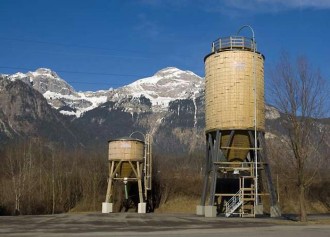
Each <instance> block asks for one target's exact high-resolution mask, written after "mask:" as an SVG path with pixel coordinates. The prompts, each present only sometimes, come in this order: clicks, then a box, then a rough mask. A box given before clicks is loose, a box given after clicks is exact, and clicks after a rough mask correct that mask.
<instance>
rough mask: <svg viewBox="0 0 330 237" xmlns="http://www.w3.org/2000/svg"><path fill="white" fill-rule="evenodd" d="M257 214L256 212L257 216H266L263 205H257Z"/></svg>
mask: <svg viewBox="0 0 330 237" xmlns="http://www.w3.org/2000/svg"><path fill="white" fill-rule="evenodd" d="M255 212H256V213H255V214H256V215H262V214H264V205H262V204H258V205H256V208H255Z"/></svg>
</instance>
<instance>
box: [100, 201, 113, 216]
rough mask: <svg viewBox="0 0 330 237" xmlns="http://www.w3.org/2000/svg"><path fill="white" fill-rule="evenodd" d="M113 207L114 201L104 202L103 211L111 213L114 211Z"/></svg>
mask: <svg viewBox="0 0 330 237" xmlns="http://www.w3.org/2000/svg"><path fill="white" fill-rule="evenodd" d="M112 208H113V204H112V203H109V202H102V213H111V212H113V210H112Z"/></svg>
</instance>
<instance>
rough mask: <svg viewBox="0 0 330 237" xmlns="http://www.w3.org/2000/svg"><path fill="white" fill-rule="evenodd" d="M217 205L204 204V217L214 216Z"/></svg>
mask: <svg viewBox="0 0 330 237" xmlns="http://www.w3.org/2000/svg"><path fill="white" fill-rule="evenodd" d="M216 216H217V207H216V206H205V217H216Z"/></svg>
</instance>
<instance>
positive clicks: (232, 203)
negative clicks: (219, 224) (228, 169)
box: [226, 190, 243, 214]
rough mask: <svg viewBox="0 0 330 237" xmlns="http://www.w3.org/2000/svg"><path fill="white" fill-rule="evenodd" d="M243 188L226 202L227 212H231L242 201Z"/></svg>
mask: <svg viewBox="0 0 330 237" xmlns="http://www.w3.org/2000/svg"><path fill="white" fill-rule="evenodd" d="M242 195H243V192H242V190H239V191H238V192H237V193H236V194H235V195H234V196H232V197H231V198H230V199H229V201H228V202H227V203H226V214H229V212H231V210H232V209H233V208H234V207H235V206H236V205H237V204H238V203H240V202H241V201H242Z"/></svg>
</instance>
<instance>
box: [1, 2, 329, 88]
mask: <svg viewBox="0 0 330 237" xmlns="http://www.w3.org/2000/svg"><path fill="white" fill-rule="evenodd" d="M246 24H249V25H251V26H252V27H253V29H254V31H255V34H256V40H257V43H258V50H259V51H261V52H262V53H263V54H264V55H265V57H266V62H265V70H266V73H267V71H268V70H269V68H270V67H271V66H272V65H274V63H275V62H276V61H277V60H278V58H279V55H280V53H281V52H282V51H283V50H284V51H287V52H288V53H289V54H291V56H292V57H296V56H297V55H305V56H306V57H307V58H308V59H309V60H310V62H311V63H312V64H313V65H314V66H315V67H317V68H320V70H321V72H322V74H323V76H324V77H325V78H327V80H328V81H330V64H329V63H330V46H329V41H330V0H273V1H272V0H249V1H247V0H245V1H244V0H236V1H235V0H233V1H229V0H223V1H221V0H172V1H170V0H117V1H115V0H0V32H1V33H0V73H7V74H10V73H15V72H17V71H21V72H27V71H29V70H35V69H37V68H39V67H46V68H51V69H52V70H54V71H56V72H57V73H58V74H59V75H60V76H61V77H62V78H63V79H65V80H66V81H68V82H69V83H70V84H71V85H73V87H74V88H75V89H76V90H83V91H85V90H98V89H108V88H110V87H114V88H116V87H119V86H122V85H125V84H128V83H130V82H133V81H135V80H137V79H139V78H142V77H146V76H151V75H153V74H154V73H155V72H157V71H158V70H160V69H162V68H165V67H168V66H175V67H178V68H180V69H183V70H190V71H193V72H195V73H196V74H198V75H200V76H204V62H203V58H204V56H205V55H206V54H208V53H209V52H210V47H211V42H212V41H213V40H215V39H217V38H219V37H225V36H230V35H235V34H236V32H237V30H238V29H239V28H240V27H241V26H242V25H246ZM242 34H243V35H246V36H248V37H250V36H251V33H250V32H249V31H248V30H244V31H243V32H242ZM266 83H267V76H266Z"/></svg>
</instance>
